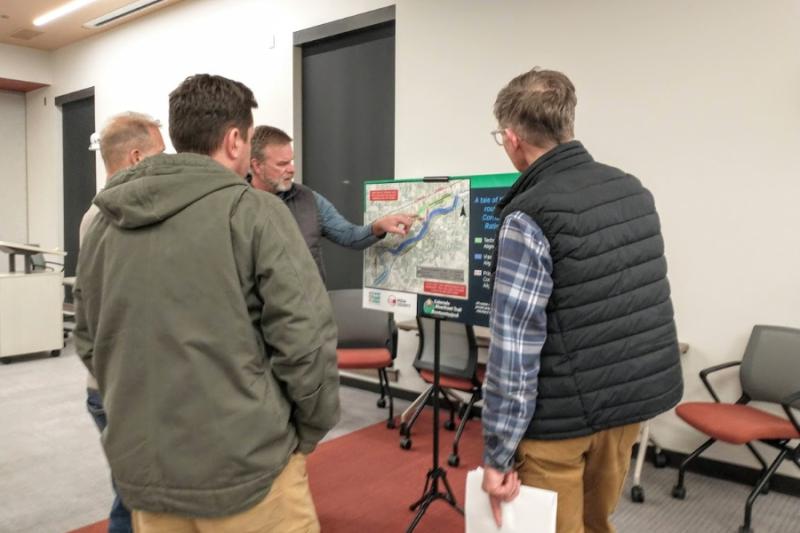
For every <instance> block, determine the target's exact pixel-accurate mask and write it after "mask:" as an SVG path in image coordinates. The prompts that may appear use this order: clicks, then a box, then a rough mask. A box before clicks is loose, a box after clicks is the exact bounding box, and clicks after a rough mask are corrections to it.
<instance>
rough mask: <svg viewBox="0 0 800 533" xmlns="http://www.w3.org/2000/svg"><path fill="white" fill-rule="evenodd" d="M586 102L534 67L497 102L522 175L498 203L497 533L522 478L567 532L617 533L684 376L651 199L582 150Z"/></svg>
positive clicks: (493, 491) (489, 410) (489, 400)
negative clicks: (644, 425) (627, 484)
mask: <svg viewBox="0 0 800 533" xmlns="http://www.w3.org/2000/svg"><path fill="white" fill-rule="evenodd" d="M576 103H577V99H576V96H575V88H574V86H573V85H572V82H570V80H569V79H568V78H567V77H566V76H565V75H564V74H562V73H560V72H555V71H548V70H540V69H538V68H535V69H533V70H531V71H529V72H526V73H524V74H521V75H519V76H517V77H516V78H514V79H513V80H511V81H510V82H509V84H508V85H507V86H506V87H504V88H503V89H502V90H501V91H500V93H499V94H498V96H497V100H496V102H495V105H494V113H495V117H496V118H497V121H498V124H499V128H500V129H498V130H496V131H495V132H493V135H494V136H495V140H496V141H497V142H498V144H500V145H502V146H503V147H504V148H505V151H506V153H507V155H508V157H509V159H510V160H511V162H512V163H513V164H514V166H515V167H516V168H517V169H518V170H519V171H520V172H521V173H522V174H521V175H520V177H519V178H518V179H517V181H516V182H515V183H514V185H513V186H512V187H511V189H510V190H509V192H508V193H507V194H506V196H505V197H504V198H503V199H502V200H501V201H500V202H499V204H498V207H497V214H498V216H499V217H500V219H501V227H500V231H499V234H498V238H497V248H496V256H495V259H494V261H493V266H492V268H493V273H494V289H493V298H492V311H491V321H490V326H491V344H490V351H489V364H488V368H487V375H486V379H485V385H484V386H485V407H484V409H483V432H484V468H485V473H484V482H483V487H484V490H485V491H486V492H487V493H488V494H489V497H490V501H491V503H492V507H493V510H494V511H495V519H496V520H497V521H498V524H499V522H500V502H501V501H509V500H511V499H513V498H514V497H515V496H516V494H517V491H518V487H519V483H520V482H521V483H523V484H525V485H531V486H535V487H540V488H545V489H550V490H553V491H556V492H557V493H558V517H557V529H558V532H559V533H573V532H575V533H577V532H583V531H587V532H593V533H595V532H596V533H605V532H613V531H614V528H613V526H612V525H611V523H610V521H609V516H610V514H611V513H612V512H613V510H614V508H615V507H616V505H617V502H618V500H619V496H620V493H621V491H622V486H623V482H624V480H625V476H626V474H627V471H628V466H629V464H630V455H631V448H632V446H633V444H634V442H635V441H636V437H637V434H638V430H639V423H640V422H642V421H644V420H648V419H650V418H653V417H654V416H656V415H658V414H659V413H663V412H664V411H667V410H669V409H671V408H672V407H673V406H675V405H676V404H677V403H678V401H679V400H680V399H681V395H682V394H683V380H682V374H681V367H680V361H679V351H678V341H677V337H676V333H675V324H674V321H673V311H672V303H671V301H670V289H669V283H668V281H667V264H666V260H665V258H664V241H663V239H662V236H661V229H660V223H659V219H658V214H657V213H656V209H655V205H654V202H653V196H652V195H651V194H650V192H649V191H648V190H647V189H645V188H644V187H643V186H642V184H641V182H640V181H639V180H638V179H636V178H635V177H634V176H631V175H630V174H627V173H625V172H623V171H621V170H619V169H616V168H613V167H610V166H607V165H603V164H601V163H598V162H596V161H594V159H592V156H591V155H589V152H587V151H586V149H585V148H584V147H583V145H582V144H581V143H580V142H579V141H576V140H574V139H573V136H574V134H573V125H574V119H575V105H576ZM514 459H516V464H514V463H515V461H514Z"/></svg>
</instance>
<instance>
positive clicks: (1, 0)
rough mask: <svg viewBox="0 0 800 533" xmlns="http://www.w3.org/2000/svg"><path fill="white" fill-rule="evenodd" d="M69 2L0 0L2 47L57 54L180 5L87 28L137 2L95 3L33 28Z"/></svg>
mask: <svg viewBox="0 0 800 533" xmlns="http://www.w3.org/2000/svg"><path fill="white" fill-rule="evenodd" d="M67 1H68V0H0V43H6V44H13V45H17V46H26V47H29V48H38V49H40V50H55V49H56V48H61V47H62V46H66V45H68V44H70V43H74V42H75V41H80V40H81V39H85V38H87V37H91V36H92V35H97V34H98V33H102V32H105V31H108V30H109V29H111V28H116V27H118V26H120V25H122V24H125V23H126V22H130V21H131V20H134V19H136V18H139V17H143V16H146V15H147V14H149V13H152V12H153V11H156V10H159V9H162V8H164V7H167V6H169V5H172V4H176V3H178V2H180V0H160V1H159V2H158V3H155V4H154V5H152V6H149V7H146V8H144V9H141V10H139V11H137V12H135V13H132V14H130V15H127V16H124V17H121V18H119V19H117V20H114V21H112V22H109V23H107V24H104V25H103V26H101V27H99V28H92V29H88V28H84V27H83V24H84V23H86V22H88V21H90V20H93V19H95V18H97V17H100V16H101V15H105V14H106V13H109V12H111V11H114V10H115V9H119V8H121V7H123V6H127V5H129V4H132V3H133V2H134V0H95V1H94V2H92V3H90V4H89V5H87V6H84V7H82V8H80V9H78V10H77V11H73V12H72V13H70V14H68V15H65V16H63V17H61V18H59V19H57V20H54V21H52V22H50V23H48V24H46V25H44V26H38V27H37V26H34V25H33V19H35V18H36V17H39V16H41V15H44V14H45V13H47V12H49V11H51V10H53V9H55V8H57V7H59V6H61V5H63V4H65V3H67Z"/></svg>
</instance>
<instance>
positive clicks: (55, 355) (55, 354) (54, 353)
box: [50, 350, 61, 357]
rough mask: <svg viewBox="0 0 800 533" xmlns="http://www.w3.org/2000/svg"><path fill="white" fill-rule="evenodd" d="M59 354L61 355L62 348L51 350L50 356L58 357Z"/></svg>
mask: <svg viewBox="0 0 800 533" xmlns="http://www.w3.org/2000/svg"><path fill="white" fill-rule="evenodd" d="M59 355H61V350H52V351H51V352H50V357H58V356H59Z"/></svg>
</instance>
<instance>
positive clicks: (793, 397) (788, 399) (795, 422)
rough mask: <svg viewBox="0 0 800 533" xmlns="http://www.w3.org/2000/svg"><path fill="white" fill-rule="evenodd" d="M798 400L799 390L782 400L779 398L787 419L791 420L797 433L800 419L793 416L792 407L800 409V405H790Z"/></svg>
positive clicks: (799, 430) (799, 397)
mask: <svg viewBox="0 0 800 533" xmlns="http://www.w3.org/2000/svg"><path fill="white" fill-rule="evenodd" d="M798 400H800V390H799V391H797V392H793V393H792V394H790V395H789V396H786V397H785V398H784V399H783V400H781V407H783V410H784V412H785V413H786V416H788V417H789V420H791V421H792V424H793V425H794V428H795V429H796V430H797V432H798V433H800V421H798V420H797V418H796V417H795V416H794V413H793V412H792V408H795V409H800V406H796V405H792V404H793V403H795V402H797V401H798Z"/></svg>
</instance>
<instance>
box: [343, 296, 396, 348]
mask: <svg viewBox="0 0 800 533" xmlns="http://www.w3.org/2000/svg"><path fill="white" fill-rule="evenodd" d="M361 292H362V291H361V289H340V290H335V291H328V295H329V296H330V299H331V305H332V306H333V318H334V320H336V326H337V327H338V328H339V340H338V342H337V347H338V348H379V347H385V348H388V349H389V351H390V352H391V353H392V358H394V357H395V356H396V355H397V349H396V348H397V326H396V324H395V322H394V316H393V315H392V313H386V312H384V311H376V310H373V309H364V307H363V305H362V295H361Z"/></svg>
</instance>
